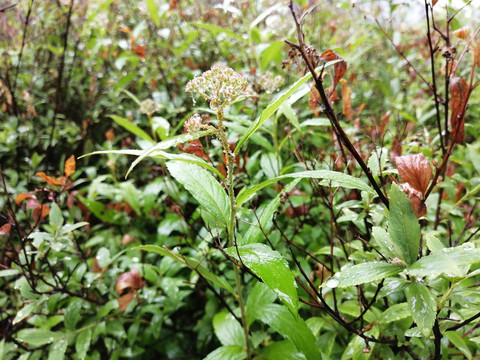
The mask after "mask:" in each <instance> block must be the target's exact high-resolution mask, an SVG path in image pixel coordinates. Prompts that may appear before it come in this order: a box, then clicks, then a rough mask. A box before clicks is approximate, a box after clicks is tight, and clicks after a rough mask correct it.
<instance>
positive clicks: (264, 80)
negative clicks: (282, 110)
mask: <svg viewBox="0 0 480 360" xmlns="http://www.w3.org/2000/svg"><path fill="white" fill-rule="evenodd" d="M283 82H284V80H283V77H281V76H280V75H277V76H274V75H273V74H272V73H271V72H270V71H267V72H266V73H265V74H263V75H262V76H261V77H260V79H258V85H260V87H261V88H262V89H263V90H265V91H266V92H267V93H268V94H270V93H273V92H275V91H276V90H278V89H279V88H280V87H281V86H282V85H283Z"/></svg>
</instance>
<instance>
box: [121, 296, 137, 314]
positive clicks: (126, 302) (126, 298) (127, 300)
mask: <svg viewBox="0 0 480 360" xmlns="http://www.w3.org/2000/svg"><path fill="white" fill-rule="evenodd" d="M134 295H135V293H134V292H133V291H132V292H129V293H126V294H125V295H123V296H120V297H119V298H118V311H120V312H125V310H127V308H128V305H130V303H131V302H132V300H133V296H134Z"/></svg>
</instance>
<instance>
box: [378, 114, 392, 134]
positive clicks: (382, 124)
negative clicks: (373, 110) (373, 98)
mask: <svg viewBox="0 0 480 360" xmlns="http://www.w3.org/2000/svg"><path fill="white" fill-rule="evenodd" d="M391 113H392V112H391V111H390V110H388V111H387V112H386V113H385V115H383V116H382V120H381V121H380V137H383V135H384V134H385V129H386V127H387V125H388V122H389V120H390V114H391Z"/></svg>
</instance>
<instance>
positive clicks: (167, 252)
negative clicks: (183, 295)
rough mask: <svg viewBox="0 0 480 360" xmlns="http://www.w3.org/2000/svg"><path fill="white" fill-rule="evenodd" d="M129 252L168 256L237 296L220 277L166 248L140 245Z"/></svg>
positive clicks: (188, 258) (195, 261) (196, 262)
mask: <svg viewBox="0 0 480 360" xmlns="http://www.w3.org/2000/svg"><path fill="white" fill-rule="evenodd" d="M131 250H143V251H148V252H153V253H157V254H159V255H162V256H168V257H170V258H172V259H174V260H176V261H178V262H180V263H182V264H184V265H186V266H188V267H189V268H190V269H192V270H193V269H195V271H197V272H199V273H200V275H202V276H203V277H204V278H205V279H206V280H208V281H211V282H212V283H213V284H215V285H217V286H219V287H221V288H223V289H225V290H227V291H228V292H229V293H230V294H232V295H237V293H236V292H235V291H234V290H233V288H232V287H231V285H230V284H229V283H228V282H227V281H226V280H225V279H224V278H221V277H218V276H217V275H215V274H213V273H212V272H210V271H209V270H208V269H207V268H206V267H205V266H203V265H202V264H201V263H200V262H199V261H198V260H195V259H193V258H190V257H186V256H183V255H180V254H176V253H174V252H173V251H172V250H170V249H167V248H162V247H160V246H157V245H141V246H136V247H134V248H132V249H131Z"/></svg>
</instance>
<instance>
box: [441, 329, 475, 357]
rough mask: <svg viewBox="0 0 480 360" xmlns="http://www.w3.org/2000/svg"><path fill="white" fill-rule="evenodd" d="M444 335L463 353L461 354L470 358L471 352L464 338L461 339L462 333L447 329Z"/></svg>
mask: <svg viewBox="0 0 480 360" xmlns="http://www.w3.org/2000/svg"><path fill="white" fill-rule="evenodd" d="M445 336H446V337H447V338H448V340H450V341H451V343H452V344H453V345H455V347H456V348H457V349H458V350H460V351H461V352H462V353H463V355H465V357H466V358H467V359H468V360H472V352H471V351H470V349H469V348H468V345H467V343H466V342H465V340H463V338H462V335H460V334H459V333H457V332H455V331H447V332H445Z"/></svg>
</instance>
